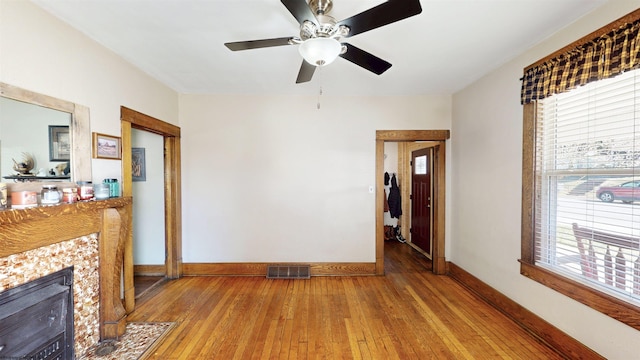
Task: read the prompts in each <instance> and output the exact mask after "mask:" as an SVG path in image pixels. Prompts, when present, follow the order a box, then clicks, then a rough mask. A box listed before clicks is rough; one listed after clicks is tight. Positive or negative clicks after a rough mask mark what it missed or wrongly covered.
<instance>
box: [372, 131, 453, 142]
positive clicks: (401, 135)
mask: <svg viewBox="0 0 640 360" xmlns="http://www.w3.org/2000/svg"><path fill="white" fill-rule="evenodd" d="M450 137H451V131H450V130H377V131H376V140H384V141H444V140H448V139H449V138H450Z"/></svg>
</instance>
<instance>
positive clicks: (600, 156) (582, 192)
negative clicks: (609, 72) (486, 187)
mask: <svg viewBox="0 0 640 360" xmlns="http://www.w3.org/2000/svg"><path fill="white" fill-rule="evenodd" d="M536 117H537V129H536V175H537V176H536V198H537V199H539V201H536V208H535V259H536V264H537V265H540V266H543V267H546V268H548V269H550V270H551V271H554V272H558V273H561V274H562V275H564V276H568V277H571V278H573V279H575V280H578V281H580V282H583V283H584V284H586V285H588V286H591V287H594V288H597V289H598V290H601V291H604V292H607V293H609V294H611V295H613V296H616V297H618V298H621V299H623V300H625V301H628V302H631V303H633V304H635V305H640V71H639V70H632V71H628V72H625V73H623V74H621V75H618V76H616V77H613V78H609V79H605V80H600V81H596V82H592V83H589V84H587V85H584V86H581V87H578V88H576V89H573V90H571V91H568V92H564V93H561V94H557V95H553V96H550V97H548V98H545V99H543V100H540V101H538V103H537V114H536Z"/></svg>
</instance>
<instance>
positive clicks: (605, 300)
mask: <svg viewBox="0 0 640 360" xmlns="http://www.w3.org/2000/svg"><path fill="white" fill-rule="evenodd" d="M519 262H520V274H522V275H524V276H526V277H528V278H530V279H531V280H534V281H537V282H539V283H540V284H542V285H545V286H547V287H549V288H551V289H553V290H555V291H557V292H559V293H561V294H563V295H565V296H568V297H570V298H571V299H573V300H575V301H578V302H580V303H582V304H584V305H586V306H589V307H590V308H592V309H594V310H597V311H599V312H601V313H603V314H605V315H607V316H609V317H612V318H614V319H616V320H618V321H620V322H622V323H623V324H626V325H628V326H630V327H632V328H634V329H636V330H640V307H637V306H634V305H632V304H629V303H627V302H625V301H622V300H620V299H618V298H615V297H613V296H611V295H607V294H605V293H602V292H600V291H597V290H595V289H592V288H590V287H588V286H586V285H584V284H581V283H579V282H577V281H574V280H571V279H569V278H566V277H564V276H561V275H559V274H556V273H554V272H551V271H549V270H547V269H545V268H542V267H540V266H536V265H533V264H530V263H527V262H525V261H524V260H519Z"/></svg>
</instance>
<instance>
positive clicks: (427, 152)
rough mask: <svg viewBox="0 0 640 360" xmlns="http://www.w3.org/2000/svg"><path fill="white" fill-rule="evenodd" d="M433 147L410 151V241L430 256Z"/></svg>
mask: <svg viewBox="0 0 640 360" xmlns="http://www.w3.org/2000/svg"><path fill="white" fill-rule="evenodd" d="M432 159H433V149H432V148H426V149H420V150H416V151H413V152H411V164H412V167H411V242H412V243H413V244H414V245H416V246H418V247H419V248H420V249H422V250H423V251H424V252H425V253H427V256H428V257H429V258H431V173H432V163H433V161H432Z"/></svg>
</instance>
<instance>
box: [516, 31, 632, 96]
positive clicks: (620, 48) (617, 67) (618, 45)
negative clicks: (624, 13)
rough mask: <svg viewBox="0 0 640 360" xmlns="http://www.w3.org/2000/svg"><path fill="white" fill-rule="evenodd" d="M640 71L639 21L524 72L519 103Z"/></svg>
mask: <svg viewBox="0 0 640 360" xmlns="http://www.w3.org/2000/svg"><path fill="white" fill-rule="evenodd" d="M637 68H640V19H638V20H636V21H634V22H630V23H627V24H624V25H622V26H620V27H619V28H618V29H616V30H613V31H610V32H608V33H606V34H604V35H602V36H600V37H598V38H596V39H594V40H592V41H590V42H587V43H585V44H583V45H581V46H577V47H576V48H574V49H572V50H569V51H567V52H564V53H562V54H560V55H558V56H556V57H554V58H552V59H550V60H547V61H545V62H543V63H541V64H538V65H536V66H533V67H530V68H527V69H525V72H524V76H523V78H522V92H521V96H520V102H521V103H522V104H527V103H530V102H532V101H535V100H539V99H544V98H545V97H547V96H550V95H553V94H559V93H562V92H565V91H568V90H571V89H573V88H576V87H578V86H580V85H584V84H586V83H588V82H591V81H596V80H602V79H606V78H609V77H613V76H616V75H618V74H620V73H623V72H625V71H628V70H633V69H637Z"/></svg>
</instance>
